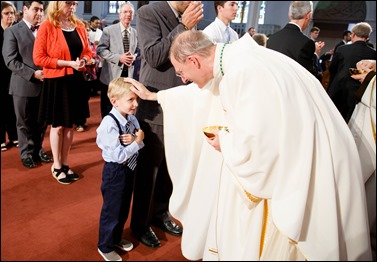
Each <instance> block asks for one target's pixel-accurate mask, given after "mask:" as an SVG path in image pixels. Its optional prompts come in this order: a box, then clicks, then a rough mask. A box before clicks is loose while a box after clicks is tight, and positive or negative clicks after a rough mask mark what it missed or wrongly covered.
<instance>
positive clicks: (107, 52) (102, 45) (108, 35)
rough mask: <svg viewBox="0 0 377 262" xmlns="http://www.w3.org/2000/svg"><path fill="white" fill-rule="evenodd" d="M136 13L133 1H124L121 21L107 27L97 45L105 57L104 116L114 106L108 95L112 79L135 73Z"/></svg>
mask: <svg viewBox="0 0 377 262" xmlns="http://www.w3.org/2000/svg"><path fill="white" fill-rule="evenodd" d="M134 13H135V9H134V6H133V5H132V4H131V2H126V3H124V4H123V5H122V6H121V7H120V13H119V20H120V23H117V24H114V25H110V26H107V27H105V28H104V29H103V33H102V36H101V39H100V41H99V44H98V46H97V55H99V56H100V57H101V58H103V59H104V61H103V65H102V71H101V75H100V82H101V115H102V118H103V117H105V116H106V115H107V114H108V113H109V112H110V110H111V108H112V105H111V103H110V100H109V98H108V97H107V89H108V85H109V83H110V81H111V80H113V79H114V78H117V77H127V76H132V75H133V71H134V66H133V63H134V61H135V57H136V55H135V51H136V49H137V33H136V29H134V28H132V27H131V21H132V20H133V18H134ZM125 34H126V35H125Z"/></svg>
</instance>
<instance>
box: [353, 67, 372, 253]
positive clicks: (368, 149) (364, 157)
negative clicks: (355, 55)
mask: <svg viewBox="0 0 377 262" xmlns="http://www.w3.org/2000/svg"><path fill="white" fill-rule="evenodd" d="M356 66H357V68H358V69H362V70H364V72H365V74H359V75H352V76H351V77H352V78H354V79H355V80H359V81H360V82H361V83H362V84H363V85H366V86H367V87H366V89H365V91H364V94H363V96H362V97H361V101H360V102H359V103H358V104H357V105H356V107H355V110H354V111H353V114H352V117H351V119H350V121H349V122H348V126H349V128H350V129H351V132H352V135H353V136H354V138H355V142H356V146H357V149H358V150H359V155H360V161H361V169H362V172H363V178H364V182H365V191H366V197H367V208H368V219H369V227H370V230H371V233H370V236H371V245H372V254H373V259H374V260H376V60H361V61H360V62H358V63H357V64H356ZM367 73H368V74H367ZM364 80H365V81H364ZM368 81H369V82H368ZM364 82H365V83H364Z"/></svg>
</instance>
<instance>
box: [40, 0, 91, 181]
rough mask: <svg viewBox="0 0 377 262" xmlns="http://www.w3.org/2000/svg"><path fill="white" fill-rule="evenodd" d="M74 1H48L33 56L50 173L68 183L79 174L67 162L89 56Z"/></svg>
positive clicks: (86, 39)
mask: <svg viewBox="0 0 377 262" xmlns="http://www.w3.org/2000/svg"><path fill="white" fill-rule="evenodd" d="M77 5H78V2H76V1H50V2H49V5H48V7H47V9H46V20H45V21H44V22H43V23H42V24H41V26H40V28H39V29H38V34H37V37H36V40H35V44H34V50H33V59H34V62H35V64H36V65H38V66H42V67H43V73H44V84H43V88H42V94H41V102H40V108H39V120H40V121H44V122H46V123H47V124H48V125H51V130H50V143H51V151H52V155H53V159H54V163H53V165H52V167H51V172H52V176H53V177H54V178H55V179H56V180H57V181H58V182H59V183H61V184H70V183H71V182H72V181H73V180H77V179H79V175H77V174H76V173H75V172H73V171H72V170H71V169H70V168H69V166H68V156H69V151H70V148H71V145H72V140H73V134H74V131H73V123H75V121H76V118H77V116H78V114H79V112H80V110H79V108H78V106H80V103H78V102H77V101H76V99H77V96H76V95H75V93H76V90H77V88H82V87H83V81H84V78H83V71H85V64H86V63H87V62H88V61H89V60H90V58H91V57H92V51H91V49H90V46H89V45H88V37H87V34H86V29H85V26H84V24H83V23H82V22H81V21H80V19H78V18H77V17H76V16H75V14H74V13H75V9H76V7H77Z"/></svg>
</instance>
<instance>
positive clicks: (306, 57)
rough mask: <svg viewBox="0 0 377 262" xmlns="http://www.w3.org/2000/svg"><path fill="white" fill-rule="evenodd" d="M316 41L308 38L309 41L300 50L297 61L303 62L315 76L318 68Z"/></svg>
mask: <svg viewBox="0 0 377 262" xmlns="http://www.w3.org/2000/svg"><path fill="white" fill-rule="evenodd" d="M315 61H316V57H315V43H314V41H313V40H310V39H309V38H308V41H307V42H306V44H305V45H304V46H303V48H302V49H301V50H300V54H299V57H298V60H297V62H298V63H299V64H301V65H302V66H303V67H305V68H306V69H308V70H309V72H310V73H312V74H313V75H314V76H316V75H317V73H318V70H317V69H316V67H315V64H314V63H315Z"/></svg>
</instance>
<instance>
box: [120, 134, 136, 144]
mask: <svg viewBox="0 0 377 262" xmlns="http://www.w3.org/2000/svg"><path fill="white" fill-rule="evenodd" d="M119 139H120V141H121V142H122V143H123V144H125V145H129V144H131V143H132V142H133V141H135V137H134V136H133V135H132V134H123V135H120V136H119Z"/></svg>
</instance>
